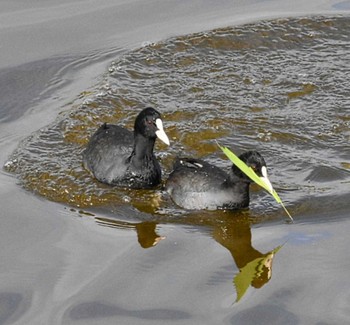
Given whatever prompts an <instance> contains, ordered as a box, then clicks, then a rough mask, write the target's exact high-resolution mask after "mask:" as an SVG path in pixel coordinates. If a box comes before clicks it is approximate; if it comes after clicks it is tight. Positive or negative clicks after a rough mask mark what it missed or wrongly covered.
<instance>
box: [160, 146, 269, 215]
mask: <svg viewBox="0 0 350 325" xmlns="http://www.w3.org/2000/svg"><path fill="white" fill-rule="evenodd" d="M240 159H241V160H243V161H244V162H245V163H246V164H247V165H248V166H250V167H252V168H253V169H254V171H255V172H256V173H257V175H258V176H260V177H261V178H262V180H263V181H264V182H265V183H266V184H268V186H269V187H271V183H270V181H269V180H268V178H267V169H266V163H265V160H264V158H263V157H262V156H261V155H260V154H259V153H258V152H256V151H248V152H245V153H243V154H242V155H240ZM250 183H251V180H250V179H249V178H248V177H247V176H246V175H244V174H243V173H242V172H241V171H240V170H239V169H238V168H237V167H236V166H235V165H233V166H232V168H231V169H230V171H229V172H228V173H226V172H225V171H223V170H222V169H220V168H218V167H216V166H214V165H211V164H209V163H207V162H205V161H203V160H199V159H192V158H178V159H177V160H176V161H175V163H174V167H173V171H172V172H171V173H170V175H169V178H168V180H167V182H166V186H165V189H166V191H167V192H168V193H169V194H170V196H171V198H172V199H173V201H174V202H175V203H176V204H177V205H179V206H180V207H183V208H185V209H189V210H201V209H207V210H216V209H232V210H233V209H240V208H245V207H248V206H249V184H250Z"/></svg>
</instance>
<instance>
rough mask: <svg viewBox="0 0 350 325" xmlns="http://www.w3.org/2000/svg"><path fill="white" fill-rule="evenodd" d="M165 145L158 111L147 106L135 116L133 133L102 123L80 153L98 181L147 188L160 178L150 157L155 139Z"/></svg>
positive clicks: (156, 182) (155, 164) (154, 162)
mask: <svg viewBox="0 0 350 325" xmlns="http://www.w3.org/2000/svg"><path fill="white" fill-rule="evenodd" d="M157 137H158V138H159V139H160V140H162V141H163V142H164V143H166V144H167V145H169V139H168V137H167V135H166V134H165V132H164V130H163V123H162V120H161V116H160V114H159V112H157V111H156V110H155V109H153V108H151V107H148V108H145V109H144V110H142V111H141V112H140V114H139V115H138V116H137V117H136V120H135V126H134V133H133V132H131V131H129V130H127V129H125V128H123V127H121V126H118V125H112V124H106V123H105V124H103V125H102V126H101V127H100V128H99V129H98V130H97V131H96V132H95V134H94V135H93V136H92V137H91V139H90V141H89V143H88V145H87V148H86V150H85V151H84V153H83V164H84V167H85V168H86V169H88V170H89V171H90V172H91V173H92V174H93V175H94V176H95V177H96V178H97V179H98V180H99V181H100V182H102V183H106V184H110V185H113V186H123V187H130V188H151V187H154V186H156V185H158V184H159V183H160V181H161V168H160V165H159V163H158V161H157V159H156V157H155V156H154V153H153V148H154V143H155V141H156V138H157Z"/></svg>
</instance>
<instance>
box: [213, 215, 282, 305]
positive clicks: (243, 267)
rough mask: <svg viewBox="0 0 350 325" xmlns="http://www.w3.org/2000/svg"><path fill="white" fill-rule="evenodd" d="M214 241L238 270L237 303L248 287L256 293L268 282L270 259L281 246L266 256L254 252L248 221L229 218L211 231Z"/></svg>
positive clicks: (236, 278)
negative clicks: (227, 253) (228, 255)
mask: <svg viewBox="0 0 350 325" xmlns="http://www.w3.org/2000/svg"><path fill="white" fill-rule="evenodd" d="M213 238H214V239H215V240H216V241H217V242H218V243H219V244H221V245H222V246H224V247H225V248H226V249H228V250H229V252H230V253H231V255H232V257H233V260H234V261H235V263H236V265H237V267H238V269H239V273H238V274H236V275H235V277H234V280H233V282H234V284H235V287H236V291H237V298H236V302H238V301H239V300H240V299H241V298H242V297H243V295H244V294H245V292H246V291H247V289H248V287H249V286H252V287H254V288H256V289H259V288H261V287H262V286H264V285H265V284H266V283H267V282H268V281H269V280H270V279H271V276H272V262H273V258H274V256H275V254H276V253H277V252H278V251H279V249H280V248H281V246H278V247H276V248H275V249H273V250H271V251H269V252H267V253H261V252H260V251H258V250H257V249H255V248H254V247H253V246H252V233H251V227H250V222H249V220H247V219H246V218H244V219H239V220H237V219H235V218H231V219H230V218H228V219H227V221H226V222H225V223H224V224H222V225H218V226H216V227H214V229H213Z"/></svg>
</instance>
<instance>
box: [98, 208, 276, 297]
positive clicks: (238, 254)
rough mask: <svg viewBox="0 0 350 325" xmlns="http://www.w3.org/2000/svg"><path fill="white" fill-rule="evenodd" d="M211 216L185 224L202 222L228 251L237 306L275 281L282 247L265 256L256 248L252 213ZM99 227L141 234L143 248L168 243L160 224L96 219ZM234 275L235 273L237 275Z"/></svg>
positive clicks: (196, 216)
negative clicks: (253, 290) (276, 260)
mask: <svg viewBox="0 0 350 325" xmlns="http://www.w3.org/2000/svg"><path fill="white" fill-rule="evenodd" d="M209 214H210V216H209V215H208V216H206V217H204V218H200V213H193V214H191V215H187V217H189V218H188V219H183V222H184V223H186V224H187V225H188V224H191V225H192V226H193V225H194V223H196V227H198V226H199V225H198V222H200V225H201V227H209V228H210V229H211V235H212V238H213V239H214V240H215V241H216V242H218V243H219V244H220V245H222V246H223V247H225V248H226V249H227V250H228V251H229V252H230V253H231V255H232V258H233V260H234V262H235V264H236V266H237V268H238V269H239V273H237V274H235V275H234V278H233V284H234V287H235V289H236V294H237V298H236V302H238V301H239V300H240V299H241V298H242V297H243V296H244V294H245V293H246V292H247V290H248V288H249V287H250V286H252V287H254V288H256V289H260V288H262V287H263V286H264V285H265V284H266V283H267V282H269V281H270V279H271V277H272V263H273V259H274V257H275V255H276V253H277V252H278V251H279V250H280V249H281V247H282V246H277V247H276V248H274V249H273V250H271V251H268V252H266V253H262V252H260V251H259V250H257V249H256V248H254V247H253V246H252V232H251V221H250V218H249V213H248V214H247V215H246V214H245V213H243V214H242V213H239V212H238V213H236V214H235V213H233V214H232V213H230V212H228V213H222V212H218V213H216V212H211V213H209ZM95 220H96V222H97V224H99V225H100V226H106V227H111V228H118V229H132V230H135V231H136V233H137V239H138V242H139V244H140V246H141V247H142V248H151V247H154V246H156V245H157V244H158V243H159V242H161V241H162V240H164V239H166V237H165V236H161V235H159V234H158V232H157V226H158V225H159V222H155V221H143V222H134V223H132V222H126V221H122V220H116V219H111V218H105V217H95ZM233 272H234V271H233Z"/></svg>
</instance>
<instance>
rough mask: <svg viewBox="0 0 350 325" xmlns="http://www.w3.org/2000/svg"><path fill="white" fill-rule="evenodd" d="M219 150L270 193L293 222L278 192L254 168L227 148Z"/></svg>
mask: <svg viewBox="0 0 350 325" xmlns="http://www.w3.org/2000/svg"><path fill="white" fill-rule="evenodd" d="M218 146H219V148H220V149H221V150H222V151H223V153H224V154H225V155H226V156H227V158H228V159H230V160H231V161H232V163H233V164H235V165H236V166H237V167H238V168H239V169H240V170H241V171H242V172H243V173H244V174H246V175H247V176H248V177H249V178H250V179H251V180H252V181H253V182H255V183H256V184H258V185H259V186H261V187H262V188H264V189H265V190H266V191H267V192H268V193H270V194H271V195H272V196H273V198H274V199H275V200H276V202H277V203H279V204H281V206H282V208H283V209H284V211H285V212H286V213H287V215H288V217H289V218H290V219H291V220H292V221H294V220H293V217H292V216H291V215H290V213H289V212H288V210H287V208H286V207H285V206H284V204H283V202H282V200H281V198H280V197H279V196H278V194H277V192H276V191H275V190H274V189H273V187H272V185H271V184H270V183H267V182H266V181H264V180H263V179H262V177H259V176H258V175H257V174H256V173H255V171H254V170H253V168H251V167H248V166H247V165H246V163H245V162H243V161H242V160H241V159H239V158H238V157H237V156H236V155H235V154H234V153H233V152H232V151H231V150H230V149H228V148H227V147H222V146H220V145H219V144H218Z"/></svg>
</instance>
